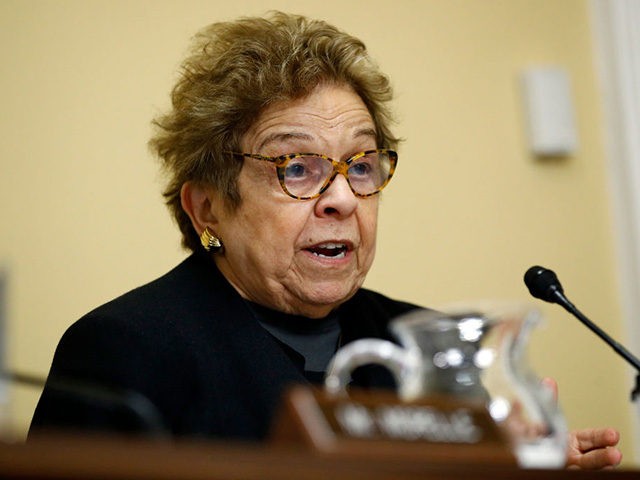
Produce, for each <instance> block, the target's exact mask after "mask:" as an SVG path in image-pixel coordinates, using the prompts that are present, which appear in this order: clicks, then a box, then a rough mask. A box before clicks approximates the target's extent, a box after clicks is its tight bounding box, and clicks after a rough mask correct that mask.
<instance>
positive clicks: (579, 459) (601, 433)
mask: <svg viewBox="0 0 640 480" xmlns="http://www.w3.org/2000/svg"><path fill="white" fill-rule="evenodd" d="M619 440H620V433H618V431H617V430H615V429H613V428H586V429H584V430H575V431H573V432H571V433H570V434H569V445H568V451H567V468H581V469H586V470H597V469H601V468H607V467H615V466H616V465H618V464H619V463H620V460H622V453H621V452H620V450H618V448H617V447H616V445H618V441H619Z"/></svg>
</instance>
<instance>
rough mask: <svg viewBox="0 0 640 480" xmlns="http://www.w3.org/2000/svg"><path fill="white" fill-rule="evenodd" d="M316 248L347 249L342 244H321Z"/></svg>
mask: <svg viewBox="0 0 640 480" xmlns="http://www.w3.org/2000/svg"><path fill="white" fill-rule="evenodd" d="M317 248H347V246H346V245H345V244H344V243H323V244H322V245H318V247H317Z"/></svg>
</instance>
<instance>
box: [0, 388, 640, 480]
mask: <svg viewBox="0 0 640 480" xmlns="http://www.w3.org/2000/svg"><path fill="white" fill-rule="evenodd" d="M351 393H352V395H351V396H350V397H349V398H347V399H345V398H336V397H327V396H326V394H324V393H322V392H320V391H317V390H311V389H308V388H296V389H292V390H291V392H289V394H288V396H287V397H286V398H285V401H284V403H283V409H282V411H281V415H280V416H279V418H278V419H277V420H278V421H277V422H276V424H275V427H274V429H273V435H272V436H271V438H270V440H269V441H268V442H265V443H260V444H258V443H239V442H235V443H234V442H229V441H224V442H223V441H219V442H214V441H205V440H202V441H192V440H191V441H185V440H170V439H166V440H151V439H143V438H140V437H138V438H135V437H121V436H98V435H89V434H75V435H71V434H64V435H62V434H47V435H44V434H43V435H41V436H39V437H38V436H35V437H30V439H29V441H28V442H27V443H26V444H25V443H7V442H4V443H3V442H0V478H1V479H21V480H35V479H43V480H80V479H82V480H125V479H126V480H152V479H153V480H201V479H202V480H204V479H206V480H242V479H244V480H254V479H255V480H257V479H260V480H269V479H296V480H315V479H318V480H327V479H330V480H343V479H344V480H347V479H349V480H351V479H358V480H359V479H367V480H403V479H423V480H448V479H459V478H465V479H477V480H490V479H491V480H512V479H514V478H517V479H518V480H529V479H531V480H533V479H551V480H554V479H565V478H566V479H574V478H578V479H585V480H588V479H594V480H595V479H598V480H609V479H611V480H616V479H619V480H626V479H636V480H637V479H639V478H640V471H624V470H609V471H599V472H586V471H585V472H579V471H573V470H572V471H568V470H562V469H556V470H551V469H548V470H544V469H537V470H527V469H521V468H518V467H517V466H516V461H515V457H514V456H513V455H512V454H511V448H510V447H508V444H507V443H505V441H504V437H503V436H502V435H500V433H499V431H497V430H495V429H494V426H495V425H494V424H493V422H492V421H491V419H490V417H487V415H486V412H484V413H483V412H482V409H476V408H475V407H474V405H472V404H468V403H460V402H457V401H455V400H452V399H448V400H447V401H443V400H442V399H424V400H421V401H419V402H413V403H406V402H399V401H398V399H397V397H395V396H389V394H383V393H374V392H369V393H367V394H363V395H358V394H357V392H351ZM354 408H355V409H356V410H354V411H355V412H356V414H355V416H353V417H352V418H351V420H355V421H356V422H355V423H351V424H350V423H349V422H347V423H346V424H343V425H342V426H340V417H341V415H342V414H343V413H344V412H347V413H348V412H349V409H351V410H353V409H354ZM345 409H347V410H345ZM341 412H342V413H341ZM378 414H382V417H381V418H373V417H375V416H376V415H378ZM406 414H408V416H407V415H406ZM416 414H418V415H417V416H416ZM463 414H464V415H466V416H464V415H463ZM368 415H371V416H372V418H371V419H370V420H380V421H377V422H367V421H364V420H367V418H368V417H367V416H368ZM392 419H395V420H396V422H395V423H393V422H387V423H385V422H383V421H381V420H392ZM420 419H422V420H425V421H428V422H427V423H425V424H424V425H425V426H428V427H434V426H435V427H438V428H436V429H432V428H423V429H417V428H410V429H408V430H407V429H405V428H402V429H400V430H398V428H397V427H407V423H406V422H405V420H408V421H409V422H410V424H409V425H408V426H409V427H418V426H419V425H418V424H419V423H420V422H419V420H420ZM434 421H435V422H434ZM365 427H366V428H365ZM374 427H375V428H374ZM391 427H394V428H391ZM407 432H408V433H410V434H411V436H410V437H408V438H407V437H405V438H400V436H399V434H400V433H407ZM418 433H419V434H420V435H418ZM479 433H481V434H482V435H476V434H479ZM469 435H471V436H469Z"/></svg>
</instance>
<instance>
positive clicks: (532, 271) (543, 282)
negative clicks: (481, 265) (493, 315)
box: [524, 265, 640, 400]
mask: <svg viewBox="0 0 640 480" xmlns="http://www.w3.org/2000/svg"><path fill="white" fill-rule="evenodd" d="M524 283H525V284H526V285H527V288H528V289H529V293H531V295H533V296H534V297H536V298H539V299H541V300H544V301H545V302H549V303H557V304H558V305H560V306H562V307H563V308H564V309H565V310H567V311H568V312H569V313H570V314H571V315H573V316H574V317H576V318H577V319H578V320H580V321H581V322H582V323H583V324H585V325H586V326H587V328H589V330H591V331H592V332H593V333H595V334H596V335H598V336H599V337H600V338H601V339H602V340H604V342H605V343H606V344H607V345H609V346H610V347H611V348H613V350H615V352H616V353H617V354H618V355H620V356H622V358H624V359H625V360H626V361H627V362H629V363H630V364H631V365H633V366H634V367H635V369H636V371H637V372H638V375H637V376H636V385H635V388H634V389H633V391H632V392H631V400H635V399H636V397H637V396H638V395H639V394H640V360H638V358H637V357H635V356H634V355H633V354H632V353H631V352H629V351H628V350H627V349H626V348H624V347H623V346H622V345H620V344H619V343H618V342H616V341H615V340H614V339H613V338H611V337H610V336H609V335H608V334H607V333H606V332H605V331H604V330H602V329H601V328H600V327H598V326H597V325H596V324H595V323H593V322H592V321H591V320H589V319H588V318H587V317H586V316H585V315H584V314H583V313H582V312H581V311H580V310H578V309H577V308H576V306H575V305H574V304H573V303H571V302H570V301H569V299H568V298H567V297H566V296H565V294H564V289H563V288H562V285H560V280H558V277H557V276H556V274H555V273H554V272H553V271H552V270H549V269H548V268H544V267H540V266H538V265H536V266H533V267H531V268H529V269H528V270H527V272H526V273H525V274H524Z"/></svg>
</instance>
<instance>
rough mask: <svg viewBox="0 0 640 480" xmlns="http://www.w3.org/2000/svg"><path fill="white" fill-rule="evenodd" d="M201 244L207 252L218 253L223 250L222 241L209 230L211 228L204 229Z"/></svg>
mask: <svg viewBox="0 0 640 480" xmlns="http://www.w3.org/2000/svg"><path fill="white" fill-rule="evenodd" d="M200 243H202V246H203V247H204V249H205V250H206V251H207V252H212V253H217V252H219V251H220V250H222V241H221V240H220V239H219V238H218V237H216V236H215V235H214V234H213V233H212V232H211V230H209V227H204V231H203V232H202V235H200Z"/></svg>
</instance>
